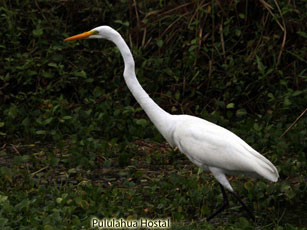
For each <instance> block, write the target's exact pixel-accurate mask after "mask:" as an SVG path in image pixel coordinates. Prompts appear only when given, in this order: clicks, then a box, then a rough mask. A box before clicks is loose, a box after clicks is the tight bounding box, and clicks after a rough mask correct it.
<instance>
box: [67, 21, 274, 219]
mask: <svg viewBox="0 0 307 230" xmlns="http://www.w3.org/2000/svg"><path fill="white" fill-rule="evenodd" d="M83 38H103V39H107V40H110V41H112V42H113V43H114V44H115V45H116V46H117V47H118V48H119V50H120V52H121V55H122V57H123V59H124V64H125V69H124V74H123V75H124V79H125V81H126V84H127V86H128V88H129V89H130V91H131V93H132V94H133V96H134V97H135V99H136V100H137V101H138V103H139V104H140V106H141V107H142V108H143V109H144V111H145V112H146V114H147V115H148V117H149V119H150V120H151V121H152V122H153V123H154V125H155V126H156V128H157V129H158V130H159V132H160V133H161V134H162V135H163V137H164V138H165V139H166V140H167V142H168V143H169V144H170V145H171V146H172V147H178V149H179V150H180V152H182V153H184V154H185V155H186V156H187V157H188V158H189V159H190V160H191V161H192V162H193V163H194V164H196V165H197V166H198V167H200V168H202V169H203V170H204V171H207V172H211V173H212V174H213V176H214V177H215V178H216V179H217V180H218V182H219V183H220V184H221V185H222V186H223V187H225V188H226V189H228V190H229V191H230V192H232V193H234V191H233V188H232V187H231V185H230V183H229V181H228V180H227V178H226V175H236V174H238V173H243V174H246V175H248V176H254V177H264V178H266V179H268V180H270V181H273V182H275V181H277V179H278V171H277V169H276V168H275V166H274V165H273V164H272V163H271V162H270V161H269V160H268V159H266V158H265V157H264V156H262V155H261V154H260V153H258V152H257V151H256V150H254V149H253V148H252V147H251V146H249V145H248V144H247V143H246V142H245V141H243V140H242V139H241V138H240V137H238V136H237V135H235V134H234V133H232V132H231V131H229V130H227V129H225V128H223V127H221V126H218V125H216V124H213V123H211V122H209V121H206V120H204V119H201V118H198V117H194V116H190V115H171V114H169V113H168V112H166V111H164V110H163V109H162V108H160V107H159V106H158V105H157V104H156V103H155V102H154V101H153V100H152V99H151V98H150V97H149V95H148V94H147V93H146V92H145V91H144V89H143V88H142V87H141V85H140V84H139V82H138V80H137V78H136V75H135V63H134V60H133V56H132V54H131V51H130V49H129V48H128V46H127V44H126V43H125V41H124V39H123V38H122V37H121V35H120V34H119V33H118V32H117V31H115V30H114V29H112V28H111V27H108V26H100V27H97V28H94V29H93V30H91V31H89V32H86V33H83V34H80V35H76V36H73V37H70V38H68V39H65V40H66V41H69V40H76V39H83ZM222 191H223V188H222ZM223 195H225V192H224V191H223ZM224 198H225V196H224ZM227 202H228V201H227ZM240 202H242V201H240ZM243 205H244V204H243ZM244 206H245V205H244ZM220 211H221V210H220ZM220 211H218V212H220ZM218 212H217V213H218ZM217 213H215V214H214V215H213V216H215V215H216V214H217Z"/></svg>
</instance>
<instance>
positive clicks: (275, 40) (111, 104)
mask: <svg viewBox="0 0 307 230" xmlns="http://www.w3.org/2000/svg"><path fill="white" fill-rule="evenodd" d="M306 4H307V3H306V1H303V0H292V1H290V0H288V1H286V0H282V1H272V0H267V1H263V0H261V1H247V0H246V1H240V0H234V1H208V0H203V1H201V0H199V1H198V0H191V1H183V0H182V1H163V0H143V1H136V0H134V1H132V0H130V1H124V0H122V1H107V0H104V1H94V0H92V1H69V0H63V1H46V0H34V1H30V0H24V1H13V0H3V1H1V3H0V22H1V24H0V26H1V33H0V36H1V43H0V50H1V59H0V65H1V68H0V178H1V180H0V207H1V208H0V227H1V229H48V230H49V229H81V228H82V227H83V228H84V229H88V228H89V221H90V219H91V217H93V216H96V217H99V218H103V217H109V218H111V217H115V218H120V217H123V218H134V219H138V218H140V217H147V218H166V217H170V218H171V219H172V223H173V228H174V229H254V228H255V227H257V229H305V228H306V224H305V223H306V216H307V210H306V196H307V194H306V175H307V174H306V143H307V135H306V134H307V129H306V127H307V117H306V114H304V111H306V105H307V103H306V102H307V88H306V86H307V84H306V83H307V77H306V72H307V61H306V60H307V58H306V54H307V44H306V39H307V32H306V21H307V5H306ZM104 24H105V25H109V26H112V27H113V28H115V29H116V30H118V31H119V32H120V33H121V34H122V36H123V37H124V39H125V40H126V41H127V43H128V45H129V46H130V47H131V49H132V52H133V54H134V58H135V61H136V72H137V76H138V79H139V81H140V82H141V84H142V86H143V87H144V88H145V90H146V91H147V92H148V93H149V94H150V96H151V97H152V98H154V100H155V101H156V102H157V103H158V104H159V105H160V106H161V107H162V108H164V109H165V110H167V111H169V112H171V113H174V114H181V113H186V114H191V115H196V116H199V117H202V118H204V119H207V120H209V121H212V122H214V123H217V124H219V125H222V126H224V127H226V128H227V129H229V130H231V131H233V132H235V133H236V134H238V135H239V136H241V137H242V138H243V139H244V140H246V141H247V142H248V143H249V144H250V145H252V146H253V147H254V148H255V149H257V150H258V151H259V152H261V153H262V154H263V155H265V156H266V157H267V158H269V159H270V160H271V161H272V162H273V163H274V164H275V165H276V166H277V168H278V170H279V172H280V180H279V181H278V182H277V183H275V184H272V183H269V182H267V181H264V180H255V179H248V178H245V177H238V178H232V177H231V178H230V180H231V183H232V185H233V187H234V188H235V190H236V191H237V192H238V194H239V195H240V196H241V197H242V198H243V199H244V200H245V202H246V203H247V205H248V206H249V207H251V209H253V210H254V212H255V215H256V217H257V220H256V222H255V223H252V222H250V220H249V219H248V218H246V216H245V214H244V212H240V206H239V204H238V203H236V202H235V201H233V200H231V208H230V209H228V210H227V211H225V212H224V213H223V214H222V215H220V216H219V217H217V218H215V219H214V220H212V221H211V222H209V223H207V222H206V221H205V220H204V218H205V217H206V216H208V215H209V214H210V213H211V212H212V210H214V209H215V207H216V206H218V205H219V204H220V203H221V201H222V195H221V194H220V192H219V190H218V186H217V182H215V181H214V179H213V178H212V177H211V176H210V175H207V174H205V173H202V172H201V171H200V170H198V169H197V167H196V166H193V165H192V163H190V162H189V161H188V160H187V159H186V158H185V157H184V156H183V155H182V154H180V153H179V152H177V151H176V150H171V149H170V148H169V146H168V145H167V144H166V143H165V141H164V140H163V138H162V137H161V136H160V134H159V133H158V132H157V130H156V129H155V128H154V127H153V125H152V123H151V122H149V120H148V119H147V117H146V115H145V113H144V112H143V111H142V110H141V109H140V107H139V105H138V104H137V103H136V101H135V100H134V98H133V97H132V95H131V94H130V92H129V90H128V89H127V87H126V86H125V82H124V81H123V78H122V72H123V61H122V59H121V57H120V53H119V51H118V50H117V49H116V48H115V47H114V46H113V44H110V42H107V41H101V40H84V41H78V42H71V43H64V42H63V39H64V38H66V37H68V36H71V35H74V34H77V33H81V32H84V31H88V30H90V29H92V28H94V27H96V26H99V25H104ZM289 127H290V129H288V128H289ZM304 221H305V222H304Z"/></svg>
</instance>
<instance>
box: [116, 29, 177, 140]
mask: <svg viewBox="0 0 307 230" xmlns="http://www.w3.org/2000/svg"><path fill="white" fill-rule="evenodd" d="M111 41H112V42H113V43H115V45H116V46H117V47H118V49H119V51H120V53H121V55H122V57H123V59H124V63H125V70H124V78H125V81H126V84H127V86H128V88H129V90H130V91H131V93H132V94H133V96H134V98H135V99H136V100H137V102H138V103H139V104H140V106H141V107H142V108H143V109H144V111H145V112H146V114H147V116H148V117H149V119H150V120H151V121H152V122H153V123H154V125H155V126H156V128H157V129H158V130H159V131H160V133H161V134H162V135H163V137H164V138H165V139H166V140H167V141H170V140H168V138H167V137H168V136H169V135H167V132H168V131H169V125H170V122H169V121H170V119H171V116H172V115H171V114H169V113H167V112H166V111H164V110H163V109H162V108H160V107H159V106H158V105H157V104H156V103H155V102H154V101H153V100H152V99H151V98H150V97H149V95H148V94H147V93H146V91H145V90H144V89H143V88H142V86H141V85H140V83H139V81H138V80H137V78H136V75H135V64H134V59H133V56H132V54H131V51H130V49H129V47H128V45H127V44H126V42H125V41H124V39H123V38H122V37H121V35H120V34H119V33H118V32H116V35H115V36H114V37H112V39H111Z"/></svg>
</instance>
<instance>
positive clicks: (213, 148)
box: [173, 119, 278, 181]
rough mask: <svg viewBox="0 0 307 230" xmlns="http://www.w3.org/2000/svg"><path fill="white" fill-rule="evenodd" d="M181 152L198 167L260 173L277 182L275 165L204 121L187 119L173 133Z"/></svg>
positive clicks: (232, 135)
mask: <svg viewBox="0 0 307 230" xmlns="http://www.w3.org/2000/svg"><path fill="white" fill-rule="evenodd" d="M173 137H174V142H175V143H176V145H177V146H178V148H179V150H180V151H181V152H183V153H184V154H186V155H187V156H188V158H189V159H190V160H191V161H192V162H193V163H195V164H196V165H198V166H207V167H216V168H220V169H224V170H225V171H239V172H251V173H254V172H255V173H257V174H259V175H261V176H263V177H265V178H267V179H269V180H273V181H276V180H277V177H278V172H277V170H276V168H275V167H274V165H273V164H272V163H271V162H270V161H269V160H267V159H266V158H265V157H264V156H262V155H261V154H259V153H258V152H257V151H256V150H254V149H253V148H252V147H250V146H249V145H248V144H247V143H246V142H244V141H243V140H242V139H241V138H239V137H238V136H236V135H235V134H234V133H232V132H230V131H229V130H227V129H224V128H222V127H220V126H218V125H215V124H213V123H210V122H207V121H205V120H202V119H187V120H184V121H182V122H181V123H179V125H178V126H177V127H176V128H175V129H174V133H173Z"/></svg>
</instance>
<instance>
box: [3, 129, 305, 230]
mask: <svg viewBox="0 0 307 230" xmlns="http://www.w3.org/2000/svg"><path fill="white" fill-rule="evenodd" d="M301 131H303V130H301ZM97 141H98V142H101V143H103V142H104V141H103V140H97ZM16 142H17V143H18V142H19V141H16ZM278 142H279V144H281V145H282V144H285V141H283V140H278ZM83 144H84V143H83ZM291 147H293V146H292V144H291V145H290V146H289V148H291ZM278 148H279V147H278ZM278 148H277V147H274V146H273V145H272V149H273V150H274V151H277V150H278ZM73 151H75V148H74V147H73V146H72V145H71V142H70V141H65V142H59V143H57V144H54V145H48V144H47V145H42V144H41V143H33V144H29V145H19V144H10V145H9V144H7V145H5V146H3V147H2V149H1V158H0V162H1V168H0V176H1V182H0V183H1V184H0V186H1V187H0V188H1V196H0V203H1V207H2V209H1V212H0V220H1V221H0V226H1V229H90V220H91V218H92V217H98V218H125V219H129V218H130V219H139V218H141V217H144V218H151V219H154V218H163V219H164V218H166V217H170V218H171V221H172V228H173V229H255V227H257V229H304V228H305V216H306V214H307V213H306V204H305V203H304V201H305V197H306V176H307V175H306V162H305V156H304V154H303V153H302V152H298V153H297V154H295V155H293V156H291V155H289V154H287V153H286V155H285V156H284V157H283V158H281V159H277V158H275V159H274V156H275V157H276V154H271V153H266V154H265V155H270V156H268V157H270V158H271V159H272V158H273V159H272V160H273V162H274V164H275V165H277V167H278V169H279V170H280V180H279V181H278V182H277V183H270V182H267V181H264V180H256V179H250V178H246V177H243V176H239V177H230V181H231V183H232V185H233V187H234V189H235V190H236V191H237V193H238V194H239V195H240V196H241V197H242V198H243V200H244V201H245V202H246V204H247V206H248V207H250V208H251V209H253V211H254V213H255V215H256V222H254V223H253V222H251V221H250V220H249V219H248V217H247V216H246V213H245V212H244V210H241V207H240V205H239V204H238V203H237V202H236V201H235V200H234V199H232V198H231V197H230V208H229V209H227V210H226V211H224V212H223V213H222V214H220V215H219V216H218V217H216V218H214V219H213V220H211V221H210V222H207V221H206V219H205V218H206V217H207V216H208V215H210V213H211V212H212V211H213V210H214V209H215V208H216V207H217V206H219V205H220V204H221V203H222V199H223V198H222V194H221V193H220V190H219V186H218V185H217V182H215V180H214V178H213V177H211V176H210V175H208V174H206V173H203V172H201V171H200V170H198V169H197V167H196V166H194V165H192V163H190V162H189V161H188V160H187V158H186V157H185V156H184V155H182V154H180V153H179V152H178V151H176V150H172V149H170V148H169V146H168V145H167V144H166V143H165V144H163V143H157V142H152V141H144V140H136V141H134V142H133V143H128V142H123V143H120V144H119V143H115V142H114V143H108V144H107V145H101V146H99V147H97V148H96V156H95V157H93V158H92V159H91V158H90V157H86V159H79V161H78V162H75V161H74V160H73V154H74V152H73ZM80 161H81V162H82V161H83V162H84V165H80V164H79V162H80Z"/></svg>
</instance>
